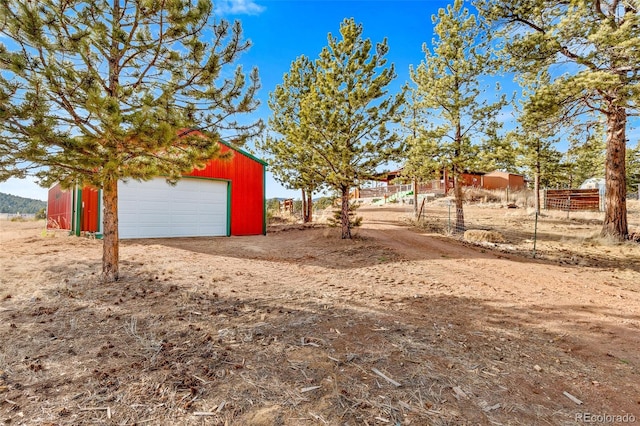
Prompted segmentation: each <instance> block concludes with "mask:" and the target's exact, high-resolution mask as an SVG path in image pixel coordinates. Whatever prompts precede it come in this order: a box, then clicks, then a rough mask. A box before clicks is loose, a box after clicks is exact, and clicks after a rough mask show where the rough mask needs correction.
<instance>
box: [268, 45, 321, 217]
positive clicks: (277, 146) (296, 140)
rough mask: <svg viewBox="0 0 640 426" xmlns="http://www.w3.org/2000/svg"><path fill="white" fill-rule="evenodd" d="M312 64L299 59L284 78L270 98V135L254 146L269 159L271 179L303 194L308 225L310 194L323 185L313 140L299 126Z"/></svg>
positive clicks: (311, 203) (310, 209) (313, 138)
mask: <svg viewBox="0 0 640 426" xmlns="http://www.w3.org/2000/svg"><path fill="white" fill-rule="evenodd" d="M314 79H315V69H314V66H313V63H312V62H311V61H310V60H309V59H308V58H307V57H306V56H300V57H299V58H297V59H296V60H295V61H294V62H293V63H292V64H291V69H290V71H289V73H287V74H285V75H284V79H283V82H282V84H279V85H278V86H276V88H275V90H274V91H273V92H271V93H270V94H269V107H270V108H271V111H272V115H271V117H269V129H270V130H271V131H272V133H271V134H269V135H267V137H266V138H265V139H264V140H263V141H261V142H259V143H258V144H257V146H258V148H259V149H261V150H263V151H264V152H265V153H267V154H268V155H269V156H270V162H269V166H270V169H271V172H272V173H273V176H274V178H275V179H276V180H277V181H278V182H280V183H281V184H282V185H283V186H284V187H285V188H288V189H298V190H301V191H302V204H303V205H302V217H303V221H304V222H305V223H306V222H311V220H312V211H313V202H312V197H313V193H314V192H316V191H318V190H320V189H321V188H322V186H323V183H324V171H323V170H322V168H321V167H318V165H317V161H314V158H313V157H314V155H317V153H316V152H315V151H314V150H313V149H311V148H310V145H312V144H313V141H314V140H318V139H319V137H318V136H315V137H311V135H312V132H310V131H309V129H303V128H302V127H301V124H300V103H301V102H302V100H303V99H304V97H305V96H307V95H308V94H309V92H310V91H311V88H312V87H313V86H314V85H315V80H314Z"/></svg>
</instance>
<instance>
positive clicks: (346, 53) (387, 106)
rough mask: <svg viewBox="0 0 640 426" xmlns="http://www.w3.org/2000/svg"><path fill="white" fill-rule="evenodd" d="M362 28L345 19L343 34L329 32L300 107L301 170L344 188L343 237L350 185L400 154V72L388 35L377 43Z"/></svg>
mask: <svg viewBox="0 0 640 426" xmlns="http://www.w3.org/2000/svg"><path fill="white" fill-rule="evenodd" d="M362 33H363V27H362V25H360V24H356V23H355V21H354V20H353V19H345V20H344V21H343V22H342V24H341V25H340V38H338V37H334V36H333V35H332V34H329V36H328V46H327V47H325V48H324V49H323V50H322V52H321V53H320V57H319V58H318V59H316V60H315V61H314V63H313V67H312V69H313V73H312V79H311V80H310V82H312V84H311V83H310V87H306V88H305V94H304V95H303V96H301V99H300V111H299V113H298V120H299V130H300V132H301V133H300V135H299V136H300V137H299V140H298V141H299V142H300V147H301V149H302V150H304V151H306V152H308V157H306V158H307V159H308V162H305V163H301V164H300V165H299V167H300V168H301V169H300V170H301V171H304V170H312V171H313V172H314V173H316V174H318V175H320V176H322V181H323V184H325V185H326V186H327V187H329V188H331V189H333V190H335V191H337V192H338V193H339V194H340V196H341V215H340V216H341V218H340V221H341V235H342V238H351V225H352V224H351V221H350V215H349V211H350V208H349V207H350V206H349V191H350V189H351V188H353V187H354V186H357V185H358V184H359V183H361V182H363V181H365V180H368V179H371V178H373V177H374V176H375V175H376V168H377V167H379V166H380V165H382V164H384V163H385V162H387V161H390V160H394V159H397V158H398V156H399V152H400V149H401V144H400V141H399V138H398V136H397V134H396V133H395V132H393V131H390V130H389V129H388V128H387V124H388V123H390V122H393V121H397V120H398V114H399V111H400V108H401V107H402V105H403V103H404V93H399V94H397V95H395V96H391V95H389V94H388V93H387V86H388V85H389V84H390V83H391V82H392V81H393V79H394V78H395V77H396V75H395V71H394V66H393V65H391V66H387V61H386V59H385V55H386V54H387V52H388V50H389V47H388V46H387V42H386V40H384V41H383V42H381V43H377V44H376V45H375V47H374V46H373V44H372V43H371V41H370V40H369V39H363V37H362ZM294 67H295V64H294ZM292 72H295V69H293V70H292ZM289 75H291V73H290V74H289ZM285 83H286V81H285ZM272 99H273V98H272ZM279 102H284V101H279ZM275 114H277V111H275V112H274V116H275ZM298 152H300V151H298Z"/></svg>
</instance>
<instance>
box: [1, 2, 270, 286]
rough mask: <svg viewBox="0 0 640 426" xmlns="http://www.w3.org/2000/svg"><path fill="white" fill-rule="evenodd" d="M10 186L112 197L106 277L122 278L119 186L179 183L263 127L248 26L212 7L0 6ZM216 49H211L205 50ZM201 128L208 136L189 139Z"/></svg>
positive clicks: (4, 150) (4, 160)
mask: <svg viewBox="0 0 640 426" xmlns="http://www.w3.org/2000/svg"><path fill="white" fill-rule="evenodd" d="M0 33H1V34H2V36H3V37H2V38H0V179H6V178H7V177H9V176H24V175H26V174H27V173H30V172H33V171H34V170H35V175H36V176H37V177H38V178H39V179H40V182H41V184H42V185H43V186H44V185H48V184H51V183H52V182H54V181H58V182H61V183H62V184H63V185H64V186H66V187H70V186H73V185H91V186H94V187H99V188H102V190H103V207H104V216H103V217H104V222H103V231H104V241H103V258H102V275H103V279H104V280H105V281H115V280H117V279H118V259H119V242H118V241H119V239H118V214H117V213H118V212H117V202H118V181H119V180H123V179H139V180H146V179H150V178H152V177H154V176H158V175H164V176H166V177H167V179H169V180H170V181H175V180H177V179H179V178H180V176H181V175H182V174H183V173H186V172H189V171H190V170H192V169H193V168H194V167H200V166H203V165H204V164H205V163H206V162H207V161H208V160H209V159H212V158H215V157H216V156H219V155H220V150H219V147H218V138H220V137H221V136H223V133H224V136H226V137H228V138H230V139H231V140H232V141H233V142H237V143H242V142H243V141H244V139H245V138H247V137H249V136H250V135H253V134H255V133H256V132H257V131H259V130H260V124H261V123H259V122H258V123H250V124H239V123H238V122H237V121H235V118H234V117H235V116H236V115H237V114H240V113H247V112H250V111H253V110H254V109H255V108H256V107H257V102H256V101H255V100H254V95H255V93H256V90H257V89H258V87H259V82H258V74H257V69H254V70H253V71H252V72H251V74H250V75H249V80H248V81H247V77H246V76H245V74H244V72H243V70H242V68H241V67H239V66H238V67H236V68H235V72H228V71H227V69H229V67H234V62H235V61H236V60H237V58H238V57H239V55H240V54H241V53H242V52H243V51H246V50H247V49H248V48H249V42H246V41H243V40H242V29H241V25H240V23H239V22H235V23H234V24H229V23H228V22H226V21H224V20H221V21H216V22H214V20H213V16H212V4H211V2H209V1H206V0H201V1H198V2H185V1H182V0H166V1H162V2H155V1H147V0H131V1H127V2H121V1H119V0H112V1H111V2H109V1H106V0H88V1H76V0H65V1H60V0H45V1H37V2H24V1H18V0H0ZM205 40H206V41H205ZM196 126H197V127H200V128H202V129H203V130H204V131H203V132H201V133H198V134H196V133H189V132H181V130H183V129H189V128H192V127H196Z"/></svg>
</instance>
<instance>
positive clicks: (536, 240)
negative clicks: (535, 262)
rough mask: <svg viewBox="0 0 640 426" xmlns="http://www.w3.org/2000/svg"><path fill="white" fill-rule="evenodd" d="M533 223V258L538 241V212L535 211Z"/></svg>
mask: <svg viewBox="0 0 640 426" xmlns="http://www.w3.org/2000/svg"><path fill="white" fill-rule="evenodd" d="M534 223H535V224H534V225H533V258H534V259H535V258H536V243H537V242H538V212H537V211H536V220H535V222H534Z"/></svg>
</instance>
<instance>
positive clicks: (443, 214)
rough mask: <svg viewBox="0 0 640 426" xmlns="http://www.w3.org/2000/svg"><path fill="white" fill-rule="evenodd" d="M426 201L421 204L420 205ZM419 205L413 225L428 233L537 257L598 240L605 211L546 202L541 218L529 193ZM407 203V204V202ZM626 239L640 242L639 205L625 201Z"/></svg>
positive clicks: (583, 204) (587, 203)
mask: <svg viewBox="0 0 640 426" xmlns="http://www.w3.org/2000/svg"><path fill="white" fill-rule="evenodd" d="M423 200H424V201H423ZM423 200H420V201H419V203H418V209H417V215H416V216H417V218H416V219H415V224H416V225H417V226H419V227H421V228H423V229H425V230H427V231H428V232H433V233H440V234H443V235H447V236H451V237H454V238H458V239H464V240H467V241H471V242H477V243H481V244H488V245H492V246H496V247H500V248H504V249H506V250H508V251H516V252H525V253H529V254H531V255H532V256H533V257H535V256H536V255H537V254H538V251H539V248H540V246H541V244H542V245H544V244H545V243H554V244H556V245H557V244H558V243H576V244H585V243H588V242H589V241H597V240H599V239H601V237H600V233H601V230H602V224H603V220H604V212H603V211H602V210H601V209H600V208H598V204H597V202H596V205H595V207H594V201H593V200H582V201H580V200H576V199H572V200H570V201H569V200H567V201H566V202H555V203H544V200H541V202H540V205H541V210H540V213H538V214H537V213H536V209H535V208H534V198H533V196H532V195H530V194H519V195H517V196H512V198H511V199H504V200H495V199H494V200H493V201H491V202H482V201H479V202H478V201H477V202H465V203H464V204H463V207H462V209H459V208H456V205H455V200H454V199H453V198H449V197H447V198H439V199H435V200H433V199H431V200H430V199H428V198H424V199H423ZM406 202H407V200H405V203H406ZM627 222H628V227H629V234H630V239H632V240H634V241H640V202H639V201H636V200H629V201H628V202H627Z"/></svg>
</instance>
